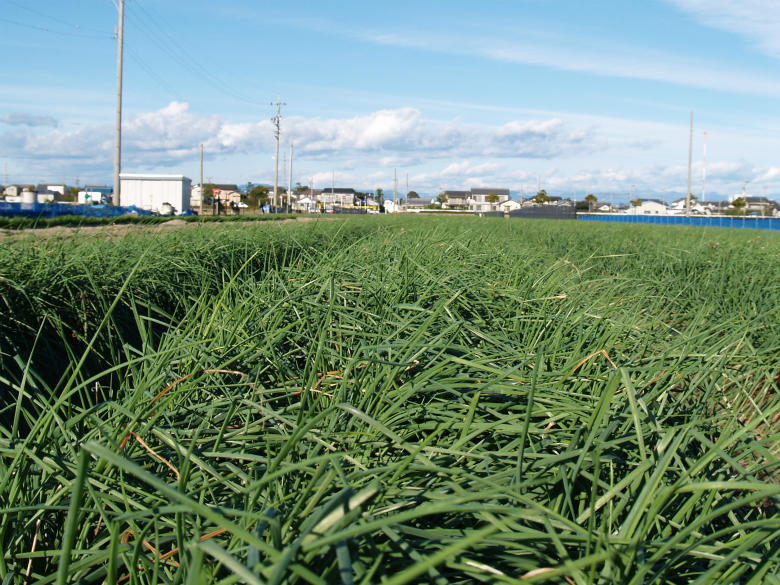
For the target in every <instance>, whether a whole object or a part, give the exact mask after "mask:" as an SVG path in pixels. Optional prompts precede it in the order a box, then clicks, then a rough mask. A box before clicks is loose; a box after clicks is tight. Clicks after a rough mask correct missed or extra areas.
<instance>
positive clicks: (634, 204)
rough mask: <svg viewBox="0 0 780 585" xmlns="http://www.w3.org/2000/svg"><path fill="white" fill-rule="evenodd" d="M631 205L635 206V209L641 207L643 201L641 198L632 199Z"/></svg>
mask: <svg viewBox="0 0 780 585" xmlns="http://www.w3.org/2000/svg"><path fill="white" fill-rule="evenodd" d="M631 205H633V206H634V207H639V206H640V205H642V200H641V199H640V198H639V197H637V198H636V199H632V200H631Z"/></svg>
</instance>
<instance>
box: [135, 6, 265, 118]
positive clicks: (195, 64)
mask: <svg viewBox="0 0 780 585" xmlns="http://www.w3.org/2000/svg"><path fill="white" fill-rule="evenodd" d="M134 4H135V6H136V7H137V8H138V9H139V10H137V11H133V12H130V13H129V15H130V18H131V20H133V21H134V22H135V23H136V24H138V25H139V26H140V28H141V29H142V31H143V32H144V33H145V34H146V35H147V36H148V37H149V38H150V39H151V40H152V42H153V43H155V44H156V45H157V46H158V47H159V48H160V49H161V50H162V51H164V52H165V53H167V54H168V55H169V56H170V57H171V58H173V59H174V60H175V61H176V62H177V63H178V64H179V65H180V66H181V67H182V68H184V69H186V70H187V71H189V72H190V73H191V74H192V75H193V76H195V77H196V78H198V79H199V80H201V81H205V82H207V83H208V84H209V85H210V86H211V87H213V88H214V89H216V90H217V91H220V92H221V93H223V94H225V95H227V96H229V97H231V98H233V99H235V100H237V101H241V102H245V103H249V104H253V105H257V106H262V105H264V104H260V103H258V102H255V101H253V100H251V99H248V98H247V97H246V96H243V95H241V94H240V93H239V92H238V91H236V90H235V89H234V88H233V87H231V86H230V85H229V84H228V83H226V82H225V81H223V80H222V79H221V78H219V77H217V76H216V75H214V74H213V73H211V72H210V71H209V70H208V69H206V68H205V67H203V65H202V64H201V63H200V62H199V60H198V59H195V58H194V57H192V56H191V55H190V53H189V52H188V51H187V50H186V49H185V48H184V47H182V45H181V44H179V43H178V42H177V41H176V39H175V38H174V37H172V36H171V35H170V34H169V33H168V30H167V29H168V28H169V27H166V26H165V25H164V24H160V20H161V19H159V18H157V17H156V16H155V15H154V14H152V13H151V12H150V10H151V9H149V10H147V9H146V8H144V6H143V4H142V3H141V2H140V0H136V2H135V3H134Z"/></svg>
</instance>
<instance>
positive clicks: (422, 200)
mask: <svg viewBox="0 0 780 585" xmlns="http://www.w3.org/2000/svg"><path fill="white" fill-rule="evenodd" d="M432 203H433V197H410V198H409V199H407V200H406V205H431V204H432Z"/></svg>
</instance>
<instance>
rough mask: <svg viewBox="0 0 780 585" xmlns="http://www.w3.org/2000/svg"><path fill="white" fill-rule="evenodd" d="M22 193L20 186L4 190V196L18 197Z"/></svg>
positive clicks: (11, 186) (9, 186) (8, 187)
mask: <svg viewBox="0 0 780 585" xmlns="http://www.w3.org/2000/svg"><path fill="white" fill-rule="evenodd" d="M21 192H22V188H21V187H20V186H19V185H8V186H7V187H6V188H5V189H3V195H6V196H8V195H10V196H11V197H18V196H19V194H20V193H21Z"/></svg>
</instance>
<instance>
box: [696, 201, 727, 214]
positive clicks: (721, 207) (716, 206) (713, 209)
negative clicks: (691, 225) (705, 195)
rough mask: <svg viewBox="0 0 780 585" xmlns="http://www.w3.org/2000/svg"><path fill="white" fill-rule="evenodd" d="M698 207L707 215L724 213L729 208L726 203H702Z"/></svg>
mask: <svg viewBox="0 0 780 585" xmlns="http://www.w3.org/2000/svg"><path fill="white" fill-rule="evenodd" d="M700 205H701V206H702V207H703V208H704V209H706V210H707V212H708V213H719V214H722V213H725V212H726V210H727V209H728V208H729V202H728V201H702V202H701V203H700Z"/></svg>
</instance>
